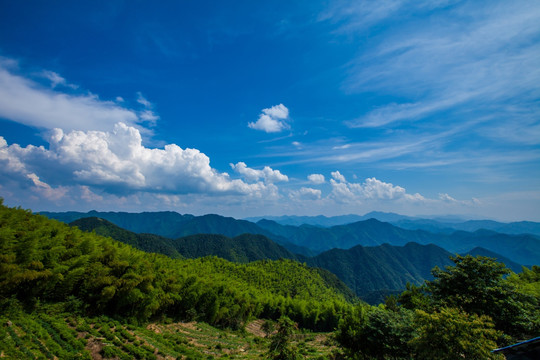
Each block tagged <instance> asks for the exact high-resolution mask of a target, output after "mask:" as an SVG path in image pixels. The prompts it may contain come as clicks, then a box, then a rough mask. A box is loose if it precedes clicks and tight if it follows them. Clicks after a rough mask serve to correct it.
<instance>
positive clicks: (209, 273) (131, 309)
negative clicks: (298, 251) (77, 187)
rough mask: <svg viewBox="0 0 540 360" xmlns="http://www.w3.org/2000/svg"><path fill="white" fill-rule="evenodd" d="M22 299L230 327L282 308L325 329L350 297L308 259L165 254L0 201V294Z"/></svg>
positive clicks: (28, 303) (276, 313)
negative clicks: (249, 260)
mask: <svg viewBox="0 0 540 360" xmlns="http://www.w3.org/2000/svg"><path fill="white" fill-rule="evenodd" d="M11 297H14V298H16V299H18V300H20V301H21V302H22V303H24V304H25V306H26V307H28V308H32V307H34V306H35V305H36V304H37V303H39V302H40V301H41V302H59V301H64V300H65V299H67V298H71V299H72V301H71V304H72V305H73V306H74V307H75V308H78V309H79V310H81V311H82V310H84V309H86V310H87V311H88V312H90V313H91V314H95V315H99V314H108V315H111V316H117V317H123V318H127V319H131V320H134V321H148V320H149V319H153V318H159V317H170V318H173V319H186V320H191V319H199V320H204V321H208V322H209V323H212V324H215V325H219V326H223V327H231V328H239V327H241V326H242V325H243V324H244V323H245V322H246V320H247V319H249V318H250V317H254V316H257V317H266V318H271V319H278V318H279V317H280V316H282V315H287V316H289V317H291V318H293V319H294V320H295V321H296V322H298V323H299V324H300V325H301V326H302V327H308V328H311V329H314V330H331V329H333V328H335V327H336V326H337V323H338V321H339V319H340V317H341V316H342V314H343V313H345V312H347V311H348V309H349V308H350V306H351V305H350V304H349V303H348V302H347V300H346V298H345V296H344V295H342V294H339V293H337V292H336V289H334V288H333V287H332V285H331V284H329V283H328V282H327V281H326V280H325V279H324V278H323V277H322V276H321V275H320V272H319V271H318V270H316V269H312V268H309V267H307V266H306V265H303V264H300V263H297V262H295V261H290V260H282V261H259V262H253V263H249V264H234V263H231V262H228V261H226V260H223V259H218V258H216V257H207V258H202V259H193V260H173V259H170V258H168V257H165V256H162V255H159V254H148V253H143V252H141V251H139V250H136V249H134V248H132V247H130V246H127V245H124V244H121V243H119V242H117V241H114V240H112V239H110V238H103V237H101V236H98V235H96V234H92V233H84V232H82V231H80V230H79V229H77V228H73V227H68V226H67V225H65V224H62V223H60V222H57V221H54V220H49V219H46V218H45V217H42V216H38V215H34V214H32V213H31V212H30V211H26V210H22V209H10V208H7V207H5V206H3V205H2V206H0V301H2V300H6V299H9V298H11Z"/></svg>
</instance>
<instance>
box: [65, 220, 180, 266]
mask: <svg viewBox="0 0 540 360" xmlns="http://www.w3.org/2000/svg"><path fill="white" fill-rule="evenodd" d="M69 225H70V226H76V227H78V228H79V229H81V230H82V231H88V232H92V231H94V232H95V233H96V234H98V235H101V236H108V237H111V238H113V239H114V240H117V241H120V242H123V243H124V244H128V245H131V246H133V247H135V248H137V249H140V250H143V251H146V252H155V253H159V254H163V255H167V256H169V257H171V258H179V257H181V256H180V254H179V253H178V251H177V250H176V248H175V245H174V242H173V241H172V240H171V239H168V238H166V237H163V236H159V235H154V234H137V233H134V232H132V231H128V230H125V229H123V228H121V227H119V226H117V225H115V224H113V223H112V222H110V221H107V220H105V219H101V218H97V217H89V218H81V219H78V220H75V221H73V222H71V223H69Z"/></svg>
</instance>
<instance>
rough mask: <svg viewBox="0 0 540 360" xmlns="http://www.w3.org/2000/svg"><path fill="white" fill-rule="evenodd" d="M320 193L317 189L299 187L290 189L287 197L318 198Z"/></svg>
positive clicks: (296, 198) (298, 198)
mask: <svg viewBox="0 0 540 360" xmlns="http://www.w3.org/2000/svg"><path fill="white" fill-rule="evenodd" d="M321 194H322V192H321V190H319V189H313V188H307V187H301V188H300V189H299V190H295V191H291V193H290V194H289V197H290V198H291V199H294V200H319V199H320V198H321Z"/></svg>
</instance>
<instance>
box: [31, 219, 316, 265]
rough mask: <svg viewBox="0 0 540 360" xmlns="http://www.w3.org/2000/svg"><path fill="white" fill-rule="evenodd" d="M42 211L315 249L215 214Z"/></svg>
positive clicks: (168, 232) (138, 228)
mask: <svg viewBox="0 0 540 360" xmlns="http://www.w3.org/2000/svg"><path fill="white" fill-rule="evenodd" d="M39 214H41V215H44V216H46V217H48V218H50V219H56V220H60V221H62V222H65V223H71V222H73V221H75V220H78V219H82V218H87V217H99V218H101V219H105V220H108V221H110V222H112V223H114V224H115V225H117V226H119V227H121V228H123V229H126V230H129V231H132V232H135V233H148V234H156V235H160V236H164V237H167V238H170V239H175V238H179V237H183V236H188V235H195V234H219V235H225V236H227V237H235V236H239V235H242V234H259V235H264V236H266V237H267V238H269V239H271V240H273V241H275V242H277V243H278V244H280V245H282V246H284V247H285V248H287V249H288V250H289V251H291V252H293V253H297V254H303V255H306V256H309V255H312V251H311V250H309V249H308V248H305V247H302V246H298V245H295V244H292V243H291V242H290V241H289V240H288V239H286V238H284V237H282V236H279V235H276V234H274V233H272V232H269V231H268V230H265V229H263V228H261V227H259V226H258V225H256V224H254V223H252V222H249V221H245V220H236V219H234V218H232V217H224V216H219V215H213V214H210V215H203V216H193V215H180V214H178V213H176V212H170V211H165V212H143V213H127V212H98V211H90V212H87V213H82V212H73V211H69V212H40V213H39Z"/></svg>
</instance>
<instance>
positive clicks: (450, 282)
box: [427, 255, 534, 337]
mask: <svg viewBox="0 0 540 360" xmlns="http://www.w3.org/2000/svg"><path fill="white" fill-rule="evenodd" d="M451 259H452V261H454V263H455V266H452V267H447V268H446V269H445V270H441V269H439V268H435V269H434V270H433V275H434V277H435V279H434V280H433V281H430V282H428V283H427V287H428V290H429V291H430V292H431V294H432V297H433V300H434V301H435V302H436V303H437V304H440V306H446V307H455V308H460V309H462V310H463V311H465V312H467V313H469V314H477V315H486V316H489V317H490V318H491V319H493V321H494V323H495V326H496V328H497V329H499V330H502V331H504V332H505V333H506V334H508V335H511V336H514V337H519V336H522V335H523V334H525V333H527V332H530V331H531V330H533V329H531V318H530V315H531V314H532V312H533V304H534V298H532V297H531V296H528V295H526V294H524V293H522V292H519V291H518V290H517V288H516V287H515V286H514V285H513V284H512V283H511V282H509V281H506V280H505V278H504V277H505V276H506V275H508V274H509V273H510V270H508V269H507V268H506V267H505V266H504V264H502V263H499V262H496V261H495V260H494V259H492V258H488V257H483V256H478V257H472V256H470V255H467V256H460V255H457V256H455V257H452V258H451Z"/></svg>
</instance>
